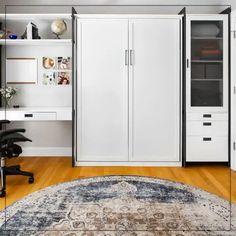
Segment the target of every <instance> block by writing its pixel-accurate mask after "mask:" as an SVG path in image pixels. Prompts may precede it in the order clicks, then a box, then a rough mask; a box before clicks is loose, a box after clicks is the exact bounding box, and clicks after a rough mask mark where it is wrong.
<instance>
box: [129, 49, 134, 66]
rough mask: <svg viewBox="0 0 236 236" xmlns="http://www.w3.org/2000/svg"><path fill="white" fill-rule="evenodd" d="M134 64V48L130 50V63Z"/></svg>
mask: <svg viewBox="0 0 236 236" xmlns="http://www.w3.org/2000/svg"><path fill="white" fill-rule="evenodd" d="M133 64H134V50H132V49H131V50H130V65H131V66H132V65H133Z"/></svg>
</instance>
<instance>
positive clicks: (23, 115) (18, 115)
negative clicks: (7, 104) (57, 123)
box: [6, 111, 57, 121]
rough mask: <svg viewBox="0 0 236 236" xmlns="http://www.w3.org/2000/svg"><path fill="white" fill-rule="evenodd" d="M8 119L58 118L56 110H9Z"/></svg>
mask: <svg viewBox="0 0 236 236" xmlns="http://www.w3.org/2000/svg"><path fill="white" fill-rule="evenodd" d="M6 119H8V120H13V121H24V120H56V119H57V114H56V112H21V111H20V112H7V113H6Z"/></svg>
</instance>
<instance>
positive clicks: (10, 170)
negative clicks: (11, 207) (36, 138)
mask: <svg viewBox="0 0 236 236" xmlns="http://www.w3.org/2000/svg"><path fill="white" fill-rule="evenodd" d="M6 123H10V122H9V121H6V120H3V121H1V120H0V124H6ZM24 132H25V129H9V130H2V131H0V157H1V166H0V171H1V183H2V188H1V190H0V197H4V196H5V195H6V176H7V175H23V176H28V177H29V179H28V182H29V183H33V182H34V176H33V173H31V172H26V171H22V170H21V169H20V165H15V166H9V167H7V166H6V164H5V163H6V158H15V157H18V156H19V155H20V154H21V153H22V148H21V146H20V145H18V144H16V143H17V142H32V141H31V140H30V139H28V138H26V137H25V136H24V135H22V134H20V133H24Z"/></svg>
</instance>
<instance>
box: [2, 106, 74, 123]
mask: <svg viewBox="0 0 236 236" xmlns="http://www.w3.org/2000/svg"><path fill="white" fill-rule="evenodd" d="M0 119H1V120H4V119H7V120H10V121H30V120H32V121H50V120H52V121H53V120H54V121H66V120H68V121H70V120H72V108H71V107H20V108H7V109H6V110H5V109H4V108H1V109H0Z"/></svg>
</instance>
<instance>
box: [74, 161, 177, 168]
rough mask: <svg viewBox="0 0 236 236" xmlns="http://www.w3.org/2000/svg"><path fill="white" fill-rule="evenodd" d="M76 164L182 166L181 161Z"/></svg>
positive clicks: (91, 163)
mask: <svg viewBox="0 0 236 236" xmlns="http://www.w3.org/2000/svg"><path fill="white" fill-rule="evenodd" d="M75 166H141V167H144V166H145V167H153V166H155V167H158V166H159V167H165V166H166V167H171V166H173V167H181V166H182V163H181V162H131V161H130V162H128V161H127V162H118V161H117V162H109V161H108V162H85V161H80V162H76V163H75Z"/></svg>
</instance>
